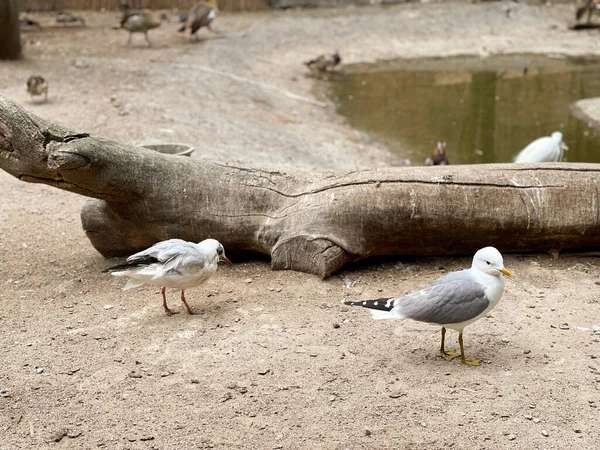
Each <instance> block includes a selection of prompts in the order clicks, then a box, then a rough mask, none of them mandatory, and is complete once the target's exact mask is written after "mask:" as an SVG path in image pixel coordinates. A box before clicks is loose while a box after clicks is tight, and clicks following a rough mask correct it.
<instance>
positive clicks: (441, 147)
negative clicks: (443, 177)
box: [425, 141, 450, 166]
mask: <svg viewBox="0 0 600 450" xmlns="http://www.w3.org/2000/svg"><path fill="white" fill-rule="evenodd" d="M425 164H427V165H428V166H447V165H449V164H450V162H449V161H448V158H447V157H446V142H445V141H438V143H437V147H436V148H435V150H434V151H433V154H432V155H431V156H428V157H427V158H425Z"/></svg>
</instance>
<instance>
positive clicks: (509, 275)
mask: <svg viewBox="0 0 600 450" xmlns="http://www.w3.org/2000/svg"><path fill="white" fill-rule="evenodd" d="M500 273H503V274H504V275H506V276H507V277H511V278H512V273H510V272H509V271H508V270H506V269H505V268H504V267H503V268H502V269H500Z"/></svg>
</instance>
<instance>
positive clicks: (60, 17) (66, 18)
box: [54, 11, 85, 27]
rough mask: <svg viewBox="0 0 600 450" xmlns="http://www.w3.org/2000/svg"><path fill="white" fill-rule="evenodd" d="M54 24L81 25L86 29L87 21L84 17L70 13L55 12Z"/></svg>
mask: <svg viewBox="0 0 600 450" xmlns="http://www.w3.org/2000/svg"><path fill="white" fill-rule="evenodd" d="M54 22H56V23H80V24H81V26H82V27H85V19H84V18H83V17H82V16H76V15H75V14H73V13H71V12H69V11H60V12H54Z"/></svg>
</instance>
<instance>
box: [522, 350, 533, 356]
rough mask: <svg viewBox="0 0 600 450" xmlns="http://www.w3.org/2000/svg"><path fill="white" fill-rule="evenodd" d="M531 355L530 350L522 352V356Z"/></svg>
mask: <svg viewBox="0 0 600 450" xmlns="http://www.w3.org/2000/svg"><path fill="white" fill-rule="evenodd" d="M530 353H531V350H523V354H525V355H529V354H530Z"/></svg>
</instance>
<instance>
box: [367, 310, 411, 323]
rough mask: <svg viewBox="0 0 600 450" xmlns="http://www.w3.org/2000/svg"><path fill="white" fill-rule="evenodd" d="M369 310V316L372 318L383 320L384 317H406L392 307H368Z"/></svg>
mask: <svg viewBox="0 0 600 450" xmlns="http://www.w3.org/2000/svg"><path fill="white" fill-rule="evenodd" d="M369 312H370V313H371V317H372V318H373V319H374V320H384V319H400V320H402V319H406V317H404V316H403V315H402V314H400V313H399V312H398V311H394V310H393V309H392V310H391V311H380V310H378V309H370V310H369Z"/></svg>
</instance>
